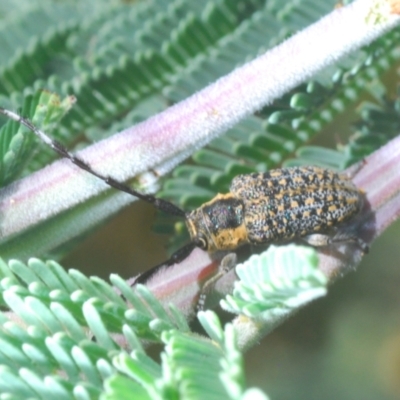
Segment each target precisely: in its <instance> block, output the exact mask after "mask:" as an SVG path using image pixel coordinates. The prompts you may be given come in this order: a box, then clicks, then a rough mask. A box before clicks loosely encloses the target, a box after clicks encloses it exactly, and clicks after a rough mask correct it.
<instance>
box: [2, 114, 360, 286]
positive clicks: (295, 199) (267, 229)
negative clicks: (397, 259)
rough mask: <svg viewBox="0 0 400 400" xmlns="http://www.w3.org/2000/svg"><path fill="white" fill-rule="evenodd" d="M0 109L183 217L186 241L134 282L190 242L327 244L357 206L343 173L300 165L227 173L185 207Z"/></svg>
mask: <svg viewBox="0 0 400 400" xmlns="http://www.w3.org/2000/svg"><path fill="white" fill-rule="evenodd" d="M0 113H2V114H4V115H6V116H8V117H9V118H11V119H13V120H15V121H17V122H19V123H21V124H23V125H24V126H26V127H27V128H29V129H30V130H32V131H33V132H34V133H35V134H36V135H37V136H38V137H39V138H40V139H41V140H42V141H43V142H44V143H46V144H47V145H48V146H50V147H51V148H52V149H53V150H54V151H55V152H57V153H58V154H59V155H60V156H62V157H65V158H67V159H69V160H70V161H71V162H72V163H74V164H75V165H77V166H78V167H80V168H82V169H84V170H85V171H87V172H89V173H90V174H92V175H94V176H96V177H97V178H99V179H101V180H103V181H104V182H105V183H107V184H108V185H109V186H111V187H113V188H115V189H118V190H120V191H123V192H126V193H129V194H131V195H132V196H135V197H138V198H140V199H142V200H144V201H146V202H148V203H151V204H153V205H154V206H155V207H156V208H157V209H159V210H161V211H164V212H166V213H168V214H173V215H176V216H180V217H183V218H185V220H186V225H187V228H188V231H189V234H190V238H191V240H190V242H189V243H188V244H187V245H186V246H184V247H183V248H181V249H180V250H178V251H177V252H176V253H174V254H173V255H172V257H171V258H170V259H169V260H168V261H166V262H165V263H163V264H161V265H159V266H157V267H154V268H152V269H151V270H149V271H146V272H145V273H143V274H141V275H140V276H139V277H138V278H137V280H136V281H135V283H145V282H146V281H147V280H148V278H149V277H150V276H152V275H153V274H154V273H155V272H156V271H157V270H158V269H159V268H160V267H163V266H169V265H172V264H175V263H177V262H179V261H182V260H183V259H184V258H186V257H187V256H188V255H189V254H190V252H191V251H192V250H193V248H195V247H199V248H201V249H204V250H206V251H208V252H210V253H213V252H216V251H231V250H235V249H237V248H238V247H240V246H241V245H244V244H252V245H260V244H267V243H273V242H279V241H287V240H291V239H296V238H304V239H305V240H308V241H309V242H310V243H311V244H313V245H324V244H328V243H329V241H330V238H331V237H332V234H334V231H335V229H337V227H339V226H340V225H341V224H343V223H344V222H346V221H348V220H349V219H351V218H353V217H354V216H356V215H357V214H358V213H359V212H360V210H361V208H362V206H363V198H364V196H363V192H362V191H361V190H359V189H358V188H357V187H356V186H355V185H354V183H353V182H352V181H351V179H350V178H349V177H348V176H347V175H345V174H342V173H337V172H334V171H332V170H329V169H325V168H320V167H314V166H306V167H292V168H281V169H275V170H271V171H268V172H264V173H253V174H248V175H239V176H237V177H235V178H234V179H233V181H232V183H231V186H230V191H229V193H226V194H218V195H217V196H215V197H214V198H213V199H212V200H210V201H208V202H207V203H205V204H203V205H201V206H200V207H199V208H197V209H195V210H193V211H191V212H185V211H184V210H182V209H181V208H179V207H177V206H175V205H174V204H172V203H171V202H169V201H166V200H163V199H158V198H156V197H154V196H151V195H147V194H143V193H140V192H137V191H136V190H134V189H132V188H130V187H129V186H127V185H125V184H124V183H121V182H118V181H117V180H115V179H113V178H111V177H108V176H104V175H102V174H100V173H98V172H96V171H94V170H93V169H92V168H91V167H90V165H89V164H88V163H87V162H86V161H84V160H82V159H81V158H79V157H77V156H75V155H74V154H72V153H70V152H69V151H68V150H67V149H66V148H65V147H64V146H63V145H61V144H60V143H58V142H57V141H55V140H53V139H51V138H50V137H49V136H48V135H47V134H45V133H44V132H43V131H41V130H40V129H38V128H37V127H35V126H34V125H33V124H32V123H31V122H30V121H29V120H27V119H25V118H22V117H21V116H19V115H18V114H16V113H14V112H12V111H8V110H6V109H3V108H0ZM316 237H317V238H316ZM348 240H350V241H356V242H357V243H358V244H359V245H360V246H361V248H362V249H363V250H364V251H366V250H367V245H366V244H365V243H364V242H363V241H362V240H360V239H358V238H357V237H355V236H354V235H351V234H348V235H342V236H341V237H340V241H348Z"/></svg>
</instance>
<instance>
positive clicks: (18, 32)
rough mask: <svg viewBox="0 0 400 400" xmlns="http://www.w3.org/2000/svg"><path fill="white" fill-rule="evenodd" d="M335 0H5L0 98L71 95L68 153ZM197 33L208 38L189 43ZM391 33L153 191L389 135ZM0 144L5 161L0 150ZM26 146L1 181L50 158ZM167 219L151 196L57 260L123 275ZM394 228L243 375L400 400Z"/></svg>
mask: <svg viewBox="0 0 400 400" xmlns="http://www.w3.org/2000/svg"><path fill="white" fill-rule="evenodd" d="M149 4H150V5H149ZM334 6H335V2H334V1H326V2H315V1H288V2H285V6H284V7H282V2H280V1H267V2H264V1H261V0H258V1H257V0H248V1H242V2H237V1H234V0H232V1H229V0H226V1H222V0H221V1H209V2H204V4H203V3H201V4H200V3H199V2H196V1H172V2H163V1H158V2H157V1H154V2H151V3H150V2H148V4H146V2H142V3H141V2H138V3H135V2H133V3H129V2H117V1H115V2H109V1H89V0H87V1H80V2H74V1H62V2H61V1H45V0H43V1H39V0H38V1H36V2H35V1H23V0H19V1H6V0H4V1H3V2H2V4H0V15H1V26H0V29H1V34H0V48H1V49H2V51H1V52H0V63H1V70H0V96H1V97H0V104H1V105H2V106H4V107H8V108H11V109H15V108H18V107H22V104H23V98H24V96H26V95H28V94H29V93H35V91H36V89H39V88H46V89H48V90H50V91H52V92H55V93H58V94H60V95H65V94H75V95H76V96H77V98H78V103H77V105H76V106H75V107H74V108H73V109H72V110H71V111H70V112H69V113H68V115H67V116H66V117H65V118H64V119H63V120H62V121H61V123H60V124H59V125H58V126H57V127H55V128H54V129H53V130H52V131H51V134H52V135H53V136H54V137H56V138H57V139H58V140H60V141H62V142H63V143H65V144H66V145H67V146H69V147H70V148H71V149H78V148H80V147H82V146H85V145H86V144H88V143H91V142H92V141H96V140H99V139H100V138H102V137H106V136H108V135H110V134H112V133H115V132H116V131H118V130H121V129H123V128H124V127H126V126H129V125H131V124H132V123H134V122H136V121H140V120H143V119H145V118H146V117H148V116H150V115H153V114H154V113H156V112H157V111H160V110H162V109H164V108H165V107H167V106H168V105H170V104H172V103H173V102H176V101H179V100H181V99H183V98H185V97H187V96H188V95H190V94H192V93H194V92H195V91H196V90H199V89H200V88H202V87H203V86H204V85H206V84H207V83H208V82H210V81H213V80H215V79H216V78H218V77H219V76H222V75H224V74H225V73H227V72H229V71H230V70H231V69H233V68H234V67H235V66H237V65H241V64H243V63H244V62H245V61H246V60H248V59H251V58H252V57H254V56H256V55H257V54H259V53H261V52H262V51H265V49H267V48H269V47H272V46H274V45H275V44H277V43H279V42H280V41H282V40H284V38H286V37H288V36H290V35H291V34H293V33H295V32H296V31H297V30H299V29H301V28H304V27H306V26H307V25H309V24H311V23H312V22H314V21H316V20H317V19H318V18H320V17H321V16H322V15H324V14H326V13H328V12H330V11H331V9H332V8H333V7H334ZM155 10H157V12H155ZM216 21H218V23H217V22H216ZM204 32H211V33H209V37H206V38H204V40H202V41H199V42H196V41H193V40H192V39H193V37H202V34H204ZM399 35H400V31H399V30H397V31H392V32H390V33H388V34H387V35H386V36H385V37H383V38H381V39H379V40H378V41H376V42H375V43H373V44H372V45H371V46H369V47H368V48H366V49H363V50H362V51H360V52H357V54H351V55H350V56H349V57H348V58H347V59H345V60H341V61H340V62H339V63H338V64H337V65H335V66H333V67H331V68H329V69H327V70H325V71H322V72H321V73H320V74H319V76H318V77H316V79H315V80H314V81H313V82H309V83H306V84H304V85H303V86H302V87H299V88H297V89H296V90H295V91H293V93H290V94H288V95H286V96H285V97H284V98H282V99H280V100H279V101H277V102H276V103H275V104H273V105H272V106H270V107H266V108H265V109H264V110H262V111H260V113H258V114H257V115H256V116H253V117H251V118H248V119H247V120H246V121H243V122H242V123H241V124H239V125H238V126H237V127H234V128H233V129H232V130H231V131H230V132H228V133H227V134H226V135H225V136H223V137H221V138H219V139H217V140H215V141H214V142H213V143H211V144H210V146H209V147H207V148H206V149H202V150H200V151H199V152H198V153H196V154H195V155H193V157H192V158H191V160H189V161H188V162H187V163H186V164H184V165H182V166H180V167H178V168H177V169H176V170H175V171H174V172H173V174H172V176H171V177H169V178H168V179H167V180H165V182H164V185H163V188H162V191H161V193H160V195H162V196H163V197H166V198H169V199H172V200H173V201H174V202H176V203H179V204H181V205H182V206H183V207H185V208H186V209H191V208H193V207H195V206H196V205H197V204H200V203H201V202H203V201H204V200H205V199H208V198H210V197H211V196H212V195H213V194H214V193H215V192H217V191H221V192H223V191H226V190H227V187H228V184H229V181H230V180H231V178H232V176H234V175H235V174H237V173H239V172H246V171H251V170H264V169H266V168H273V167H276V166H279V165H282V164H285V165H291V164H295V163H296V164H298V163H313V164H323V165H327V166H331V167H337V168H344V167H345V166H347V165H349V164H351V163H352V162H355V161H357V160H359V159H361V158H362V157H364V156H365V155H367V154H369V153H370V152H372V151H373V150H374V149H376V148H378V147H379V146H380V145H382V144H383V143H386V142H387V141H388V140H389V139H390V138H391V137H393V136H394V135H397V133H398V128H399V126H400V120H399V105H398V104H399V98H398V93H397V84H398V75H397V72H396V68H398V65H399V63H398V54H397V53H398V49H397V48H396V44H397V43H398V37H399ZM133 71H134V72H133ZM132 76H135V77H140V79H132ZM27 140H28V139H27ZM1 145H2V149H3V151H4V152H3V153H2V156H3V157H4V156H5V154H6V152H7V146H6V143H5V142H2V143H1ZM317 146H320V147H317ZM29 149H31V150H30V152H28V153H25V152H24V153H21V156H20V158H19V163H16V167H15V170H11V171H10V172H9V174H7V176H6V178H5V179H4V183H5V184H6V183H8V182H10V181H11V180H13V179H17V178H18V177H20V176H24V175H27V174H29V173H30V172H31V171H33V170H36V169H38V168H41V167H42V166H44V165H46V164H47V163H48V162H50V161H51V160H53V159H55V158H56V157H55V156H54V155H53V154H52V153H51V151H49V150H48V149H45V148H44V146H43V145H42V144H40V143H36V146H35V147H34V146H29ZM188 186H190V188H191V190H190V193H191V195H190V196H189V195H188V194H187V187H188ZM101 222H104V221H99V224H100V223H101ZM154 224H155V225H156V230H157V232H163V233H170V234H173V237H172V238H173V239H172V244H171V243H170V242H171V241H168V240H167V238H166V236H159V235H157V234H156V233H154V231H152V229H151V226H152V225H154ZM171 226H175V225H174V223H173V222H171V221H170V220H164V219H162V218H161V219H160V218H158V219H157V222H154V210H153V208H152V207H151V206H148V205H146V204H141V203H135V204H134V205H132V206H131V207H129V208H128V209H126V210H123V211H121V213H120V214H119V215H118V216H116V217H115V218H114V219H113V220H112V221H110V222H108V223H107V224H106V225H104V226H103V227H101V228H100V229H99V230H98V231H96V232H95V233H92V234H91V235H90V236H88V237H87V235H88V232H82V233H81V236H80V237H79V238H78V239H77V240H76V241H75V243H69V244H68V247H66V248H64V249H62V253H63V254H67V256H66V258H65V259H64V261H63V264H64V265H65V266H66V267H73V268H76V269H79V270H81V271H83V272H84V273H86V274H90V275H99V276H102V277H107V276H108V275H109V273H110V272H117V273H120V274H121V275H123V276H126V277H130V276H132V275H134V274H136V273H137V271H135V270H134V269H133V267H138V269H139V270H144V269H146V268H149V267H151V266H152V265H155V264H156V263H158V262H160V261H162V260H163V259H165V257H166V251H165V249H164V245H166V244H167V241H168V242H169V243H170V249H171V248H174V247H176V246H178V245H179V243H181V241H182V240H184V238H182V237H181V236H180V235H179V234H177V233H176V232H175V233H173V232H172V231H171V229H170V227H171ZM135 228H136V229H135ZM144 229H146V231H147V232H146V233H144ZM177 229H178V231H179V229H180V227H179V226H178V227H177ZM399 229H400V227H399V226H398V224H395V225H393V226H392V227H391V228H390V229H389V230H388V231H387V232H386V233H385V234H384V235H383V236H382V237H381V238H379V240H377V241H376V243H374V245H373V246H372V248H371V252H370V254H369V255H368V256H367V257H365V259H364V260H363V263H362V265H360V267H359V269H358V270H357V272H356V273H354V274H350V275H349V276H347V277H346V278H345V279H343V280H341V281H339V282H337V283H336V284H335V285H334V286H333V287H332V288H331V290H330V292H329V295H328V297H327V298H325V299H323V300H320V301H318V302H316V303H315V304H313V305H311V306H310V307H308V308H306V309H304V310H302V311H301V312H300V313H299V314H298V315H297V316H295V317H294V318H292V319H291V320H290V321H288V322H287V323H286V324H284V325H283V326H282V327H281V328H279V329H278V330H277V331H275V332H274V333H273V334H272V335H270V336H269V337H268V338H267V339H265V340H264V341H263V343H262V344H261V345H260V346H258V347H256V348H254V349H253V350H251V351H250V352H249V353H248V354H247V358H246V364H247V365H246V366H247V376H248V383H249V384H250V385H255V386H259V387H262V388H263V389H265V390H266V392H267V393H268V394H269V395H270V396H271V398H273V399H286V398H290V399H292V398H293V399H320V398H324V399H337V398H341V399H360V398H362V399H371V400H372V399H377V398H379V399H383V400H385V399H388V400H390V399H397V398H399V397H400V385H399V383H398V382H399V381H400V380H399V379H398V378H399V376H400V369H399V367H398V366H399V365H400V320H399V317H398V315H399V313H398V304H399V300H400V295H399V293H400V292H399V291H398V283H399V281H400V278H399V273H398V261H397V260H399V259H400V254H398V253H399V249H398V245H397V243H398V237H399V236H398V235H399V234H400V231H399ZM144 236H146V238H145V239H144ZM137 243H140V245H138V246H135V244H137ZM77 245H78V246H77ZM67 248H68V251H67ZM69 249H73V250H72V252H70V251H69ZM139 249H140V251H139ZM35 256H40V255H35ZM261 346H262V347H261Z"/></svg>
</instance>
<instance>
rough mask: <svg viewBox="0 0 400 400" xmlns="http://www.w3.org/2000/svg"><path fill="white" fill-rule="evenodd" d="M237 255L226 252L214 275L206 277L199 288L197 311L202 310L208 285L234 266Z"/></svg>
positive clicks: (212, 283) (208, 288)
mask: <svg viewBox="0 0 400 400" xmlns="http://www.w3.org/2000/svg"><path fill="white" fill-rule="evenodd" d="M236 262H237V256H236V254H235V253H229V254H227V255H226V256H225V257H224V258H223V259H222V260H221V263H220V264H219V267H218V271H217V272H216V274H215V275H214V276H212V277H211V278H209V279H207V280H206V281H205V282H204V284H203V287H202V288H201V291H200V295H199V300H198V302H197V306H196V309H197V311H203V310H204V305H205V303H206V298H207V293H208V292H209V290H210V287H211V286H212V285H214V284H215V283H216V282H217V281H218V280H219V279H220V278H222V277H223V276H224V275H225V274H227V273H228V272H229V271H230V270H231V269H232V268H234V267H235V266H236Z"/></svg>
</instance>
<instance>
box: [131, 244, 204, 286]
mask: <svg viewBox="0 0 400 400" xmlns="http://www.w3.org/2000/svg"><path fill="white" fill-rule="evenodd" d="M195 247H197V244H196V243H195V242H189V243H187V244H186V245H184V246H183V247H181V248H180V249H178V250H177V251H176V252H175V253H174V254H172V256H171V257H170V258H169V259H168V260H167V261H164V262H163V263H161V264H159V265H156V266H155V267H153V268H151V269H149V270H147V271H145V272H143V273H141V274H140V275H139V276H138V277H137V278H136V279H135V281H134V282H133V283H132V286H133V285H137V284H138V283H141V284H146V283H147V282H148V280H149V279H150V278H151V277H153V276H154V275H155V274H156V273H157V272H158V271H161V270H162V269H163V268H168V267H171V266H172V265H174V264H179V263H180V262H181V261H183V260H184V259H185V258H186V257H188V256H189V254H190V253H191V252H192V251H193V249H194V248H195Z"/></svg>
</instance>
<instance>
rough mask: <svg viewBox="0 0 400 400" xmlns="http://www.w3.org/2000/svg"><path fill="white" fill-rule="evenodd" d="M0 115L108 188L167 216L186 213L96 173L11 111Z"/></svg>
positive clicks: (165, 201) (2, 111)
mask: <svg viewBox="0 0 400 400" xmlns="http://www.w3.org/2000/svg"><path fill="white" fill-rule="evenodd" d="M0 114H3V115H5V116H6V117H8V118H10V119H12V120H14V121H16V122H18V123H20V124H22V125H24V126H26V127H27V128H28V129H29V130H31V131H32V132H33V133H34V134H35V135H36V136H38V137H39V139H40V140H41V141H42V142H44V143H45V144H46V145H47V146H49V147H51V148H52V149H53V150H54V151H55V152H56V153H57V154H58V155H60V156H61V157H63V158H67V159H68V160H70V161H71V162H72V163H73V164H75V165H77V166H78V167H79V168H81V169H83V170H85V171H87V172H89V173H90V174H92V175H94V176H95V177H97V178H99V179H101V180H102V181H103V182H105V183H106V184H107V185H108V186H111V187H113V188H114V189H117V190H120V191H121V192H125V193H128V194H130V195H132V196H135V197H137V198H139V199H141V200H144V201H146V202H147V203H150V204H153V205H154V207H156V208H157V209H159V210H161V211H164V212H165V213H167V214H171V215H176V216H179V217H185V215H186V213H185V211H184V210H182V209H181V208H179V207H177V206H176V205H175V204H173V203H171V202H169V201H167V200H163V199H159V198H157V197H154V196H152V195H149V194H144V193H140V192H137V191H136V190H135V189H132V188H131V187H129V186H128V185H126V184H124V183H122V182H118V181H117V180H115V179H114V178H112V177H110V176H106V175H102V174H100V173H99V172H96V171H94V170H93V169H92V167H91V166H90V165H89V164H88V163H87V162H86V161H84V160H82V159H81V158H80V157H78V156H76V155H75V154H73V153H71V152H69V151H68V150H67V148H66V147H65V146H63V145H62V144H61V143H60V142H57V141H56V140H54V139H52V138H51V137H50V136H48V135H47V134H46V133H45V132H43V131H42V130H40V129H39V128H37V127H36V126H35V125H34V124H33V123H32V122H31V121H29V120H28V119H26V118H24V117H22V116H20V115H18V114H17V113H14V112H12V111H9V110H6V109H5V108H3V107H0Z"/></svg>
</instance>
